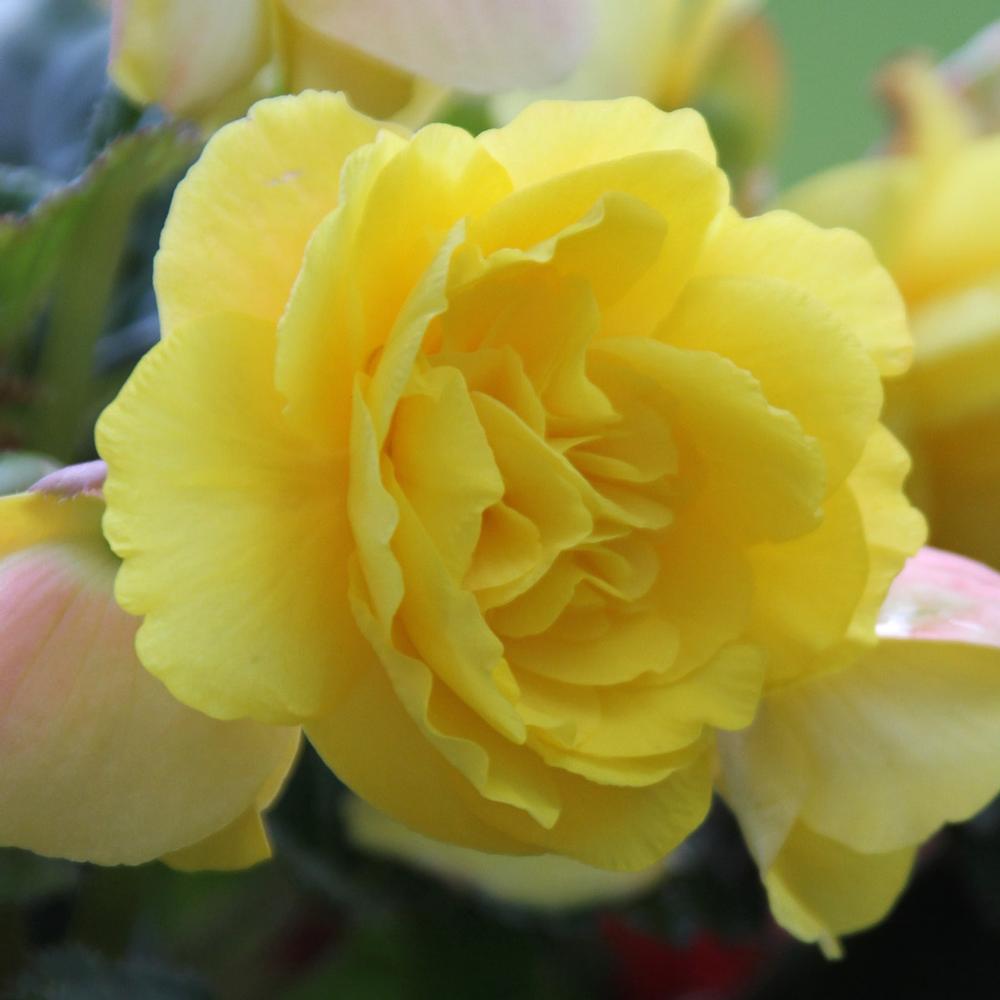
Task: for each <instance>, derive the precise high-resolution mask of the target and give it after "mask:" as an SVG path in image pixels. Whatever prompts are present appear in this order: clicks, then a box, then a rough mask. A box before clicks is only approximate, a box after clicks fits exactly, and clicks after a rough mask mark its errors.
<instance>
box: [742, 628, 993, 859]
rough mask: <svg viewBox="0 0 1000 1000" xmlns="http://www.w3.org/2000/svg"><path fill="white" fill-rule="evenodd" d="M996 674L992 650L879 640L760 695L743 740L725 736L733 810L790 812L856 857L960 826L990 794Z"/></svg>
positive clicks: (899, 847) (922, 642)
mask: <svg viewBox="0 0 1000 1000" xmlns="http://www.w3.org/2000/svg"><path fill="white" fill-rule="evenodd" d="M998 671H1000V650H998V649H996V648H992V647H987V646H972V645H964V644H960V643H947V642H929V641H923V640H893V639H887V640H885V641H884V642H882V643H881V644H880V645H879V646H878V648H877V649H875V650H873V651H872V652H870V653H868V654H866V655H865V656H864V657H863V658H862V660H861V661H860V662H859V663H857V664H856V665H854V666H852V667H849V668H846V669H843V670H839V671H835V672H833V673H828V674H824V675H822V676H820V677H813V678H808V679H806V680H803V681H801V682H799V683H796V684H792V685H790V686H788V687H786V688H783V689H780V690H778V691H774V692H772V693H771V694H770V695H769V696H768V697H767V698H766V699H765V701H764V704H763V705H762V707H761V711H760V713H759V714H758V716H757V719H756V720H755V721H754V724H753V725H752V726H751V727H750V729H749V730H747V731H746V733H744V734H739V735H738V736H727V737H725V739H726V740H727V741H730V743H729V745H728V746H727V750H726V758H727V760H728V761H731V763H732V764H733V767H732V768H729V769H727V776H726V782H727V787H729V788H734V789H736V795H735V798H734V803H735V808H736V809H737V811H738V812H741V811H742V808H741V804H740V803H741V800H743V799H744V794H745V796H746V800H747V801H746V803H745V804H746V805H749V807H750V808H751V809H753V810H754V811H755V812H757V813H759V814H763V813H767V812H772V813H773V814H774V815H779V814H782V815H787V813H788V812H789V811H791V812H792V813H796V812H797V813H798V815H800V816H801V817H802V819H803V820H804V821H805V822H807V823H808V824H809V825H810V826H811V827H812V828H813V829H814V830H816V831H817V832H818V833H821V834H823V835H825V836H827V837H830V838H832V839H835V840H838V841H840V842H841V843H843V844H846V845H848V846H849V847H852V848H853V849H854V850H856V851H861V852H865V853H885V852H890V851H896V850H899V849H901V848H904V847H909V846H911V845H914V844H918V843H920V842H921V841H923V840H925V839H926V838H927V837H929V836H930V835H931V834H932V833H934V832H935V830H937V829H938V828H939V827H940V826H941V825H942V824H943V823H946V822H954V821H959V820H963V819H967V818H968V817H969V816H971V815H972V814H973V813H975V812H976V811H977V810H979V809H981V808H982V807H983V806H984V805H986V803H987V802H989V800H990V799H991V798H992V797H993V796H994V795H995V794H996V792H997V789H998V788H1000V690H998V688H1000V686H998V684H997V680H996V679H997V676H998ZM736 757H739V760H736V759H734V758H736ZM741 790H742V791H741ZM761 796H763V799H762V798H761ZM750 802H753V804H752V805H750Z"/></svg>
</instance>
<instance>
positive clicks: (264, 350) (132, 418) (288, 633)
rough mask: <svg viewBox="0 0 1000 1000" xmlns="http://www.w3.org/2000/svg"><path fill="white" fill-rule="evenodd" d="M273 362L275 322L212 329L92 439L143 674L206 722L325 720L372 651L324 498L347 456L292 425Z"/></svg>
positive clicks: (151, 375)
mask: <svg viewBox="0 0 1000 1000" xmlns="http://www.w3.org/2000/svg"><path fill="white" fill-rule="evenodd" d="M237 359H238V361H237ZM273 364H274V362H273V336H272V332H271V328H270V327H269V326H268V325H264V324H261V323H260V322H259V321H253V320H250V319H247V318H241V317H235V316H230V317H225V316H218V317H215V318H214V319H212V320H203V321H201V322H199V323H198V324H196V325H194V326H189V327H187V328H185V329H183V330H181V331H179V332H177V333H176V334H175V335H174V336H172V337H170V338H168V339H167V340H165V341H163V342H162V343H161V344H160V345H158V346H157V347H156V348H154V349H153V351H151V352H150V354H148V355H147V356H146V357H145V358H144V359H143V361H142V362H141V363H140V365H139V367H138V369H137V371H136V373H135V374H134V375H133V377H132V379H131V381H130V382H129V385H128V386H127V387H126V388H125V390H124V391H123V392H122V393H121V394H120V395H119V397H118V399H117V400H116V401H115V402H114V403H113V404H112V405H111V406H110V407H109V408H108V409H107V410H106V411H105V413H104V415H103V416H102V418H101V420H100V423H99V426H98V434H97V438H98V448H99V450H100V452H101V454H102V456H103V457H104V459H105V460H106V461H107V463H108V481H107V485H106V488H105V496H106V499H107V503H108V513H107V516H106V518H105V533H106V535H107V537H108V540H109V542H110V544H111V546H112V548H113V549H115V551H116V552H117V553H118V554H119V555H120V556H122V557H123V558H125V559H126V563H125V565H124V566H123V567H122V570H121V572H120V574H119V577H118V581H117V587H116V593H117V596H118V600H119V601H120V602H121V604H122V606H123V607H124V608H126V609H127V610H129V611H130V612H131V613H132V614H137V615H144V616H145V621H144V623H143V625H142V628H141V629H140V631H139V637H138V650H139V655H140V658H141V659H142V661H143V663H144V664H145V665H146V666H147V667H148V668H149V669H150V670H151V671H152V672H153V673H154V674H156V675H157V676H158V677H160V678H161V680H163V681H164V683H165V684H166V685H167V686H168V687H169V688H170V689H171V691H172V692H173V693H174V694H175V696H177V697H178V698H180V699H181V700H182V701H183V702H185V704H190V705H192V706H195V707H197V708H199V709H200V710H202V711H205V712H207V713H208V714H210V715H214V716H216V717H218V718H237V717H244V716H250V717H254V718H259V719H261V720H265V721H269V722H289V721H298V720H300V719H302V718H305V717H308V716H312V715H317V714H320V713H321V712H322V711H324V710H325V709H326V708H327V706H328V705H329V704H330V702H331V701H332V700H333V699H334V698H335V697H336V692H337V691H338V689H340V688H341V687H342V686H343V685H344V684H345V683H347V682H348V681H349V679H350V678H351V677H352V676H353V675H354V673H355V672H356V671H357V670H359V669H360V668H361V665H363V664H364V663H366V662H367V661H368V659H369V658H370V652H369V651H368V647H367V644H365V643H364V640H363V639H362V638H361V636H360V634H359V633H358V631H357V628H356V626H355V625H354V622H353V620H352V618H351V616H350V611H349V609H348V603H347V566H346V562H347V558H348V555H349V553H350V551H351V550H352V549H353V543H352V542H351V540H350V533H349V525H348V520H347V511H346V509H344V507H341V509H340V510H338V509H337V507H336V506H331V502H330V496H331V494H330V490H331V488H332V487H333V484H335V483H338V482H340V483H342V484H343V485H342V489H344V490H345V491H346V484H347V475H346V469H345V467H344V461H343V458H342V457H336V456H334V457H330V456H329V455H328V454H324V453H322V452H319V451H317V449H316V448H315V447H314V446H313V445H312V444H311V443H310V442H307V441H305V440H304V439H302V438H300V437H298V436H297V435H295V434H294V433H293V432H292V431H291V430H290V429H289V428H288V426H287V425H286V424H285V422H284V420H283V417H282V406H283V400H282V399H281V397H280V396H279V395H278V393H277V392H276V390H275V389H274V386H273ZM206 428H211V430H212V432H211V433H206ZM205 608H212V609H213V611H212V614H211V615H206V614H204V609H205Z"/></svg>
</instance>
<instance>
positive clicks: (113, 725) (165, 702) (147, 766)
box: [0, 494, 299, 868]
mask: <svg viewBox="0 0 1000 1000" xmlns="http://www.w3.org/2000/svg"><path fill="white" fill-rule="evenodd" d="M0 508H2V517H0V522H2V523H3V525H4V529H5V530H4V531H3V533H2V538H0V583H2V585H0V631H2V633H3V635H4V643H3V645H2V647H0V661H2V662H0V678H2V681H0V754H2V757H3V760H4V767H3V769H2V772H0V797H2V799H3V802H4V809H3V811H2V815H0V842H2V843H3V844H6V845H9V846H14V847H22V848H27V849H29V850H33V851H36V852H37V853H40V854H47V855H54V856H58V857H67V858H71V859H74V860H80V861H84V860H86V861H92V862H96V863H99V864H137V863H140V862H143V861H149V860H152V859H153V858H156V857H158V856H161V855H163V854H166V853H170V852H173V851H177V850H181V849H183V848H186V847H188V846H189V845H191V844H193V843H195V842H200V841H203V840H204V839H205V838H208V837H215V836H217V835H218V833H219V831H220V830H222V829H224V828H227V827H229V826H230V824H233V823H235V822H237V821H238V819H239V818H240V817H245V820H246V824H248V825H249V826H254V825H255V824H256V825H259V820H257V819H255V818H253V817H256V815H257V812H258V810H259V809H260V808H261V807H262V806H263V805H264V804H265V800H269V799H270V798H271V797H272V796H273V793H274V791H275V789H276V785H277V783H280V781H281V780H283V778H284V776H285V774H286V773H287V771H288V769H289V767H290V766H291V764H292V761H293V760H294V757H295V753H296V750H297V747H298V743H299V735H298V730H296V729H288V728H283V727H282V728H279V727H271V726H261V725H258V724H256V723H250V722H216V721H214V720H213V719H210V718H208V717H207V716H204V715H201V714H200V713H198V712H195V711H192V710H191V709H188V708H186V707H184V706H183V705H182V704H180V703H179V702H178V701H176V700H175V699H174V698H172V697H171V696H170V694H169V693H168V692H167V690H166V688H164V687H163V685H162V684H160V682H159V681H157V680H156V679H155V678H153V677H152V676H151V675H150V674H148V673H147V672H146V671H145V670H143V668H142V666H141V665H140V663H139V661H138V660H137V659H136V656H135V653H134V650H133V643H134V638H135V630H136V627H137V625H138V622H137V620H136V619H134V618H131V617H130V616H129V615H126V614H125V613H124V612H123V611H121V610H120V609H119V608H118V606H117V605H116V604H115V602H114V598H113V596H112V585H113V579H114V574H115V569H116V560H115V559H114V558H113V556H112V555H111V553H110V552H108V551H107V548H106V546H105V544H104V542H103V540H102V539H101V536H100V527H99V523H100V514H101V509H102V505H101V502H100V500H98V499H95V498H92V497H78V498H75V499H61V498H60V499H57V498H54V497H51V496H46V495H42V494H26V495H20V496H14V497H9V498H6V499H4V500H3V501H2V503H0ZM251 839H252V838H247V837H244V838H242V840H241V842H240V843H236V842H233V841H229V840H226V841H225V842H220V843H218V846H217V849H216V850H215V851H214V852H213V854H212V855H211V857H206V858H205V864H206V865H207V866H210V867H227V868H228V867H240V866H242V865H243V864H246V863H249V862H252V861H254V860H257V859H258V857H259V856H260V841H259V840H258V841H256V846H254V847H252V846H251V843H250V841H251ZM251 855H253V856H251Z"/></svg>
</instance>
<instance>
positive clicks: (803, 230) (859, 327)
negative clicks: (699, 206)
mask: <svg viewBox="0 0 1000 1000" xmlns="http://www.w3.org/2000/svg"><path fill="white" fill-rule="evenodd" d="M846 186H847V188H848V190H849V191H851V192H852V196H851V197H852V198H853V197H854V195H853V188H852V187H851V186H850V185H849V184H846ZM802 199H803V201H804V200H806V195H804V194H803V195H802ZM853 203H854V202H853V200H852V201H849V202H848V201H847V199H846V196H845V203H842V202H841V200H840V198H839V196H838V197H837V199H836V209H831V210H830V211H829V213H824V212H822V211H821V210H820V209H819V208H814V209H813V211H812V213H810V212H809V211H805V212H804V214H805V215H806V217H807V218H813V219H814V221H816V222H818V223H820V224H821V225H830V226H834V225H836V226H843V225H851V221H852V220H851V219H845V218H842V217H838V211H846V210H848V209H849V207H850V205H853ZM800 210H801V209H800ZM852 228H857V229H859V230H860V232H861V233H863V234H864V235H870V234H871V232H872V230H873V229H874V228H875V223H874V222H872V223H871V224H869V225H867V226H863V225H861V224H859V225H858V226H852ZM698 273H699V274H703V275H712V276H716V277H730V276H732V277H737V276H739V277H748V278H779V279H782V280H783V281H787V282H789V283H791V284H793V285H795V286H796V287H797V288H798V289H799V294H800V295H801V293H802V292H805V293H807V294H808V295H810V296H813V297H815V298H816V299H818V300H819V301H820V302H822V303H824V304H825V305H826V306H827V307H828V308H829V309H830V310H831V311H832V312H833V314H834V316H835V318H836V321H837V323H838V326H839V329H840V330H841V331H843V332H842V333H841V334H840V337H839V338H838V339H841V340H842V339H843V336H844V334H845V333H846V334H848V335H849V336H851V337H853V338H856V339H858V340H859V341H860V342H861V343H862V344H863V345H864V347H865V349H866V350H867V351H868V353H869V354H870V355H871V356H872V359H873V360H874V361H875V363H876V364H877V365H878V368H879V371H880V372H881V373H882V374H883V375H885V376H892V375H899V374H901V373H902V372H903V371H905V370H906V368H907V367H908V365H909V363H910V358H911V356H912V353H913V345H912V341H911V338H910V333H909V329H908V327H907V320H906V310H905V307H904V305H903V300H902V298H901V296H900V294H899V291H898V290H897V289H896V286H895V285H894V284H893V281H892V278H890V276H889V275H888V273H887V272H886V271H885V270H884V269H883V268H882V267H880V266H879V263H878V260H877V259H876V257H875V254H874V253H873V251H872V249H871V247H870V246H869V245H868V243H866V242H865V240H864V239H861V238H859V237H858V235H857V234H856V233H853V232H849V231H847V230H844V229H818V228H816V226H814V225H812V224H811V223H809V222H806V221H805V219H802V218H799V216H797V215H793V214H792V213H791V212H780V211H779V212H768V213H767V214H765V215H762V216H759V217H758V218H755V219H740V218H738V217H737V216H736V215H735V214H732V215H730V216H728V217H727V220H726V224H725V225H724V226H721V227H720V228H719V230H718V231H717V232H716V234H715V236H714V238H713V240H712V241H711V243H710V244H709V245H708V247H707V248H706V252H705V255H704V256H703V258H702V259H701V262H700V264H699V268H698ZM822 339H823V340H824V343H825V338H822Z"/></svg>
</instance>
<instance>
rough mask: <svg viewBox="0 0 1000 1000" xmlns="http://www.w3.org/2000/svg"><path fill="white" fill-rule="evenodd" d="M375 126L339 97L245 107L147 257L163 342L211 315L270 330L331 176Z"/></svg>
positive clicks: (201, 164)
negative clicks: (152, 259) (267, 325)
mask: <svg viewBox="0 0 1000 1000" xmlns="http://www.w3.org/2000/svg"><path fill="white" fill-rule="evenodd" d="M378 129H379V125H378V123H376V122H374V121H372V120H370V119H368V118H365V117H364V116H363V115H359V114H358V113H357V112H356V111H353V110H351V108H350V106H349V105H348V103H347V101H346V99H345V98H344V96H343V95H342V94H317V93H306V94H299V95H298V96H296V97H277V98H274V99H273V100H269V101H261V102H260V103H259V104H256V105H254V107H253V109H252V110H251V111H250V114H249V117H247V118H245V119H241V120H240V121H237V122H233V123H232V124H231V125H227V126H226V127H225V128H223V129H221V130H220V131H219V132H217V133H216V134H215V136H214V137H213V138H212V140H211V141H210V142H209V144H208V145H207V146H206V147H205V152H204V153H203V154H202V156H201V158H200V159H199V160H198V162H197V163H196V164H195V165H194V166H193V167H192V168H191V171H190V172H189V173H188V176H187V177H186V178H185V179H184V181H182V182H181V184H180V185H179V187H178V188H177V193H176V195H175V196H174V201H173V205H172V206H171V210H170V217H169V218H168V220H167V223H166V225H165V226H164V229H163V235H162V237H161V240H160V252H159V253H158V254H157V256H156V273H155V282H156V294H157V303H158V305H159V310H160V323H161V326H162V329H163V333H164V334H165V335H167V336H169V335H171V334H172V333H173V332H174V331H175V330H177V329H179V328H181V327H184V326H186V325H188V324H189V323H191V322H193V321H195V320H197V319H200V318H202V317H204V316H210V315H212V314H213V313H217V312H235V313H245V314H247V315H249V316H255V317H258V318H260V319H266V320H269V321H271V322H272V323H276V322H277V320H278V317H279V316H280V315H281V313H282V312H283V310H284V308H285V303H286V302H287V301H288V293H289V291H290V290H291V287H292V284H293V282H294V281H295V276H296V275H297V274H298V272H299V267H300V265H301V262H302V255H303V253H304V251H305V248H306V244H307V243H308V242H309V238H310V236H311V235H312V233H313V230H314V229H315V228H316V226H317V225H318V224H319V222H320V220H322V219H323V217H324V216H325V215H326V214H327V213H328V212H330V211H331V210H332V209H333V208H334V207H335V206H336V204H337V201H338V190H339V185H340V168H341V166H342V164H343V163H344V160H345V159H346V158H347V157H348V155H349V154H350V153H351V152H352V151H353V150H354V149H356V148H357V147H358V146H362V145H364V144H365V143H368V142H371V141H372V139H374V138H375V135H376V133H377V132H378Z"/></svg>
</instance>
